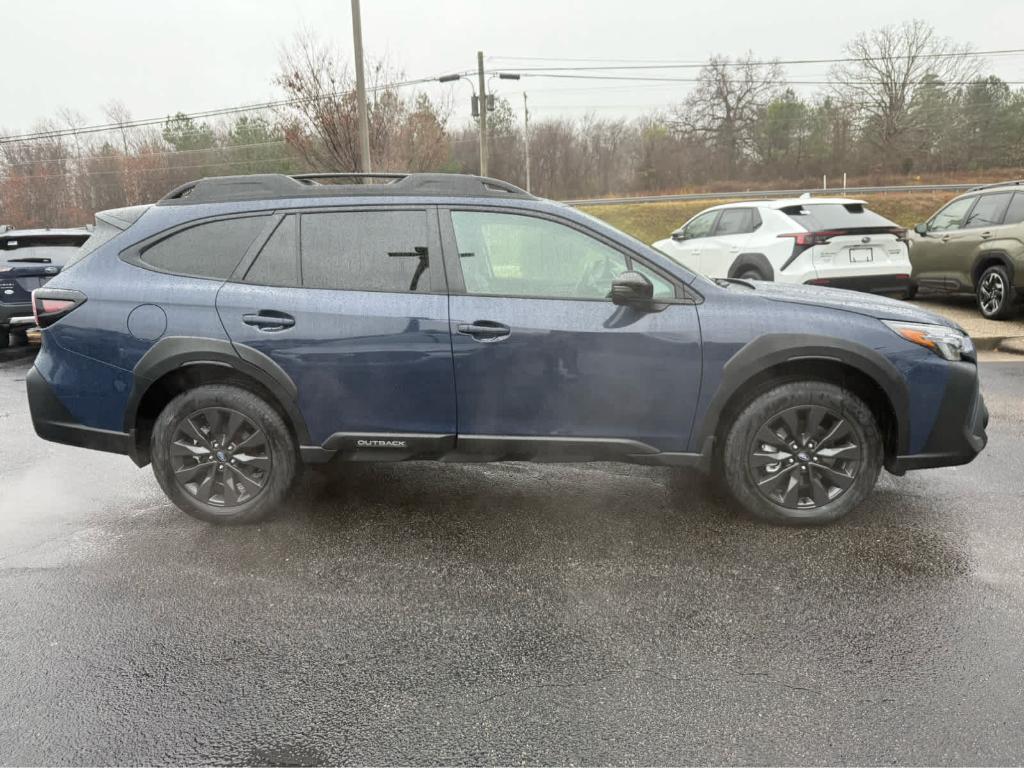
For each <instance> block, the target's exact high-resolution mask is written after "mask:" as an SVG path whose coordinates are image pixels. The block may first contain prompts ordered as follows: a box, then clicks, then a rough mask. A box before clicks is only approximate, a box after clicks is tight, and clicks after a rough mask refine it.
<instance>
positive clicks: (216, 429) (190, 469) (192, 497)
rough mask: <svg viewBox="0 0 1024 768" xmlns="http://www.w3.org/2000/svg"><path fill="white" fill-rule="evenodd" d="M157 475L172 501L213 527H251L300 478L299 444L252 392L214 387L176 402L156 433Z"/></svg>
mask: <svg viewBox="0 0 1024 768" xmlns="http://www.w3.org/2000/svg"><path fill="white" fill-rule="evenodd" d="M151 455H152V460H153V472H154V474H155V475H156V479H157V481H159V483H160V486H161V487H162V488H163V489H164V492H165V493H166V494H167V495H168V497H170V499H171V501H173V502H174V503H175V505H176V506H177V507H178V508H179V509H181V510H182V511H184V512H187V513H188V514H190V515H192V516H193V517H197V518H199V519H200V520H206V521H207V522H212V523H223V524H240V523H252V522H256V521H259V520H262V519H264V518H266V517H267V516H268V515H270V514H271V513H273V512H274V511H275V509H276V508H277V507H278V506H279V505H280V503H281V502H282V501H283V500H284V497H285V495H286V494H287V493H288V491H289V489H290V488H291V486H292V483H293V482H294V480H295V476H296V472H297V467H298V459H297V451H296V447H295V440H294V438H293V437H292V435H291V432H290V431H289V430H288V427H287V426H286V425H285V423H284V419H282V418H281V415H280V414H279V413H278V412H277V411H276V410H275V409H274V408H273V407H272V406H271V405H270V404H269V403H267V402H266V401H265V400H263V399H262V398H261V397H259V396H258V395H256V394H254V393H253V392H250V391H248V390H246V389H243V388H241V387H236V386H228V385H220V384H212V385H206V386H202V387H197V388H195V389H193V390H189V391H188V392H185V393H183V394H181V395H178V396H177V397H176V398H174V399H173V400H172V401H171V402H170V403H168V404H167V406H166V407H165V408H164V410H163V411H162V412H161V414H160V416H159V418H158V419H157V421H156V424H155V426H154V428H153V435H152V444H151Z"/></svg>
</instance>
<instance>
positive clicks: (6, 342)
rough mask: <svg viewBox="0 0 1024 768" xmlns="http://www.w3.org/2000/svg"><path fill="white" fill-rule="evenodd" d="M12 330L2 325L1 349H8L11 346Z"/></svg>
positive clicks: (0, 334)
mask: <svg viewBox="0 0 1024 768" xmlns="http://www.w3.org/2000/svg"><path fill="white" fill-rule="evenodd" d="M10 334H11V329H10V328H8V327H7V326H6V325H0V349H7V347H9V346H10V344H11V335H10Z"/></svg>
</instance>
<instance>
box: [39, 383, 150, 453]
mask: <svg viewBox="0 0 1024 768" xmlns="http://www.w3.org/2000/svg"><path fill="white" fill-rule="evenodd" d="M25 385H26V387H27V389H28V407H29V411H30V412H31V414H32V426H33V427H34V428H35V430H36V434H37V435H39V436H40V437H41V438H43V439H44V440H50V441H52V442H54V443H64V444H65V445H77V446H79V447H81V448H92V449H94V450H97V451H107V452H109V453H121V454H124V455H126V456H132V454H133V451H134V446H135V441H134V439H133V436H132V435H131V434H130V433H127V432H112V431H110V430H106V429H96V428H95V427H87V426H85V425H84V424H80V423H79V422H77V421H75V419H74V417H73V416H72V415H71V414H70V413H69V412H68V409H67V408H65V407H64V404H63V403H61V401H60V400H59V399H57V396H56V395H55V394H54V393H53V389H51V387H50V384H49V382H47V381H46V379H45V378H43V375H42V374H41V373H40V372H39V370H38V369H37V368H36V367H35V366H33V367H32V370H31V371H29V372H28V376H26V377H25ZM133 458H134V457H133Z"/></svg>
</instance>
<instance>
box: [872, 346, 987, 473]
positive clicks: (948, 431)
mask: <svg viewBox="0 0 1024 768" xmlns="http://www.w3.org/2000/svg"><path fill="white" fill-rule="evenodd" d="M951 365H953V366H955V367H954V368H952V369H951V373H950V378H949V381H948V383H947V385H946V393H945V395H944V396H943V398H942V404H941V405H940V406H939V413H938V417H937V418H936V419H935V424H934V426H933V427H932V432H931V434H930V435H929V436H928V440H927V442H926V443H925V445H924V448H923V449H922V450H921V451H920V452H919V453H914V454H910V455H905V456H895V457H892V458H891V459H889V460H887V461H886V464H885V468H886V469H887V470H889V471H890V472H892V473H893V474H894V475H902V474H903V473H904V472H906V471H908V470H911V469H928V468H930V467H954V466H958V465H960V464H968V463H970V462H971V461H973V460H974V458H975V457H976V456H977V455H978V454H979V453H981V452H982V451H983V450H984V448H985V445H986V444H987V443H988V435H987V434H986V433H985V429H986V427H988V408H986V407H985V398H984V397H982V394H981V387H980V383H979V381H978V372H977V367H976V366H974V365H973V364H971V363H951Z"/></svg>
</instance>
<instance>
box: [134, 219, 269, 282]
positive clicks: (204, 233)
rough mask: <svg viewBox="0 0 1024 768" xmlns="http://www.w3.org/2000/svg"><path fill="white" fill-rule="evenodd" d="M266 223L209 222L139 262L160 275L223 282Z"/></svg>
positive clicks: (170, 240) (179, 235) (174, 237)
mask: <svg viewBox="0 0 1024 768" xmlns="http://www.w3.org/2000/svg"><path fill="white" fill-rule="evenodd" d="M266 223H267V217H266V216H246V217H244V218H239V219H221V220H220V221H209V222H206V223H205V224H199V225H197V226H194V227H189V228H188V229H184V230H181V231H179V232H175V233H174V234H173V235H171V236H170V237H165V238H164V239H163V240H161V241H159V242H158V243H155V244H154V245H151V246H149V247H148V248H147V249H146V250H144V251H143V252H142V255H141V256H140V259H141V260H142V262H143V263H144V264H148V265H149V266H151V267H155V268H156V269H159V270H161V271H163V272H172V273H174V274H176V275H188V276H190V277H208V278H215V279H217V280H226V279H227V277H228V275H230V274H231V273H232V272H233V271H234V269H235V267H236V266H238V262H239V261H241V260H242V257H243V256H244V255H245V252H246V251H247V250H248V249H249V246H250V245H252V242H253V240H255V239H256V235H258V234H259V233H260V230H262V229H263V227H264V226H265V225H266Z"/></svg>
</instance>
